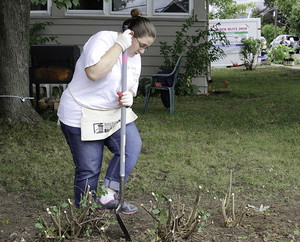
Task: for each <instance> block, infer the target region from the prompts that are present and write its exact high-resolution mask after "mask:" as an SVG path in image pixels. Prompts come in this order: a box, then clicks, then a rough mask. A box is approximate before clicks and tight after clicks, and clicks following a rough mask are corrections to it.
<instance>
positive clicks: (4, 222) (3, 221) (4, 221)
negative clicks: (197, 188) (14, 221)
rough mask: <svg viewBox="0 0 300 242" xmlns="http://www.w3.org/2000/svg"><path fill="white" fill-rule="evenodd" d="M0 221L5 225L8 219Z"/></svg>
mask: <svg viewBox="0 0 300 242" xmlns="http://www.w3.org/2000/svg"><path fill="white" fill-rule="evenodd" d="M1 222H2V223H3V224H6V225H7V224H9V221H8V219H2V220H1Z"/></svg>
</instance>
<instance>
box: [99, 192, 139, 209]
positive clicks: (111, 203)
mask: <svg viewBox="0 0 300 242" xmlns="http://www.w3.org/2000/svg"><path fill="white" fill-rule="evenodd" d="M97 201H98V202H99V204H100V205H101V207H100V208H97V210H98V212H100V213H104V212H105V210H109V211H110V210H112V209H116V208H117V207H118V204H119V199H118V194H117V193H116V194H115V195H114V200H110V201H109V202H107V203H105V204H103V203H101V201H100V198H97ZM137 210H138V208H137V207H136V206H134V205H132V204H129V203H127V202H125V201H124V202H123V205H122V208H121V213H123V214H133V213H135V212H136V211H137Z"/></svg>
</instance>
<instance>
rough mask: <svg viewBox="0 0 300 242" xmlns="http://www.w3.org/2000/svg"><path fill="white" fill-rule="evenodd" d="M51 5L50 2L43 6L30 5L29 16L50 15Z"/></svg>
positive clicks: (39, 4)
mask: <svg viewBox="0 0 300 242" xmlns="http://www.w3.org/2000/svg"><path fill="white" fill-rule="evenodd" d="M51 4H52V2H51V0H48V1H47V2H46V3H45V4H41V3H31V8H30V15H50V12H51Z"/></svg>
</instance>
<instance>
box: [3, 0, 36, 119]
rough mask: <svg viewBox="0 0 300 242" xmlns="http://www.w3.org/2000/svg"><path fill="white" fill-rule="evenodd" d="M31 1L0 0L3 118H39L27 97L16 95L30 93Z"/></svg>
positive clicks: (26, 95)
mask: <svg viewBox="0 0 300 242" xmlns="http://www.w3.org/2000/svg"><path fill="white" fill-rule="evenodd" d="M30 3H31V0H1V1H0V119H2V120H4V121H6V122H8V121H9V122H13V123H14V122H18V121H21V122H26V123H37V122H40V121H41V120H42V119H41V117H40V116H39V114H38V113H37V112H36V111H35V110H34V108H33V107H32V105H31V101H30V99H25V101H22V100H21V98H18V97H23V98H24V97H29V48H30V46H29V21H30ZM3 96H5V97H3ZM11 96H15V97H11Z"/></svg>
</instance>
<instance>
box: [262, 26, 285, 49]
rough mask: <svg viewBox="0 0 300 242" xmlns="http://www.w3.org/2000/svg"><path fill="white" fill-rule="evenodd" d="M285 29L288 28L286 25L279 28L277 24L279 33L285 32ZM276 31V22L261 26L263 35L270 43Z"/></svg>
mask: <svg viewBox="0 0 300 242" xmlns="http://www.w3.org/2000/svg"><path fill="white" fill-rule="evenodd" d="M285 29H286V28H285V27H282V28H279V27H278V26H277V35H281V34H283V33H284V31H285ZM274 31H275V26H274V24H266V25H264V26H263V27H262V28H261V35H262V36H264V37H265V38H266V40H267V43H268V44H270V43H271V42H272V40H273V39H274Z"/></svg>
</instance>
